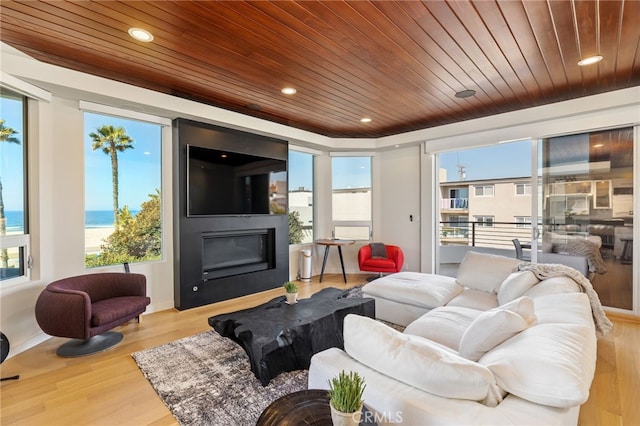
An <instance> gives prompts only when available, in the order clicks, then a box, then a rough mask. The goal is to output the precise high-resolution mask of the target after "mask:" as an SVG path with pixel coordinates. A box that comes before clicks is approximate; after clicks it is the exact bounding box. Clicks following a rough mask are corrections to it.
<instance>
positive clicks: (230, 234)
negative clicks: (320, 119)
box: [173, 119, 289, 310]
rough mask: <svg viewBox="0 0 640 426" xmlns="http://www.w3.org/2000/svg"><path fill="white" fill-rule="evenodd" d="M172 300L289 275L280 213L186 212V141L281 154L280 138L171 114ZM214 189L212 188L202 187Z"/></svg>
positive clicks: (197, 299) (249, 287)
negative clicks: (172, 174) (174, 118)
mask: <svg viewBox="0 0 640 426" xmlns="http://www.w3.org/2000/svg"><path fill="white" fill-rule="evenodd" d="M173 136H174V156H173V158H174V165H173V170H174V194H175V197H174V262H175V264H174V305H175V307H176V308H177V309H180V310H184V309H189V308H193V307H197V306H202V305H207V304H210V303H214V302H219V301H222V300H227V299H231V298H234V297H240V296H244V295H247V294H252V293H257V292H260V291H264V290H268V289H272V288H276V287H279V286H281V285H282V284H283V283H284V282H285V281H287V280H288V277H289V238H288V231H289V227H288V224H289V221H288V216H287V215H286V214H235V215H234V214H226V215H197V216H189V215H188V214H187V211H188V209H187V203H188V191H187V185H188V182H187V173H188V170H187V168H188V166H187V164H188V158H187V146H188V145H191V146H198V147H204V148H211V149H216V150H223V151H231V152H237V153H240V154H248V155H265V156H268V157H270V158H277V159H280V160H285V161H286V160H287V158H288V144H287V142H286V141H281V140H277V139H272V138H267V137H264V136H260V135H255V134H252V133H247V132H241V131H237V130H232V129H226V128H222V127H217V126H213V125H208V124H204V123H198V122H195V121H190V120H185V119H176V120H174V122H173ZM207 190H208V191H211V192H212V196H214V197H215V196H216V195H215V191H216V189H215V188H207Z"/></svg>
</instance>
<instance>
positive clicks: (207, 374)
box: [131, 330, 308, 426]
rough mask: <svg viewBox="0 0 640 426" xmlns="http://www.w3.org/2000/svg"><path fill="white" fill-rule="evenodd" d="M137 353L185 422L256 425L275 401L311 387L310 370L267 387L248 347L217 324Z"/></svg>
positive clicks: (165, 399)
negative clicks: (218, 330)
mask: <svg viewBox="0 0 640 426" xmlns="http://www.w3.org/2000/svg"><path fill="white" fill-rule="evenodd" d="M131 356H132V357H133V359H134V360H135V361H136V363H137V364H138V367H139V368H140V370H141V371H142V373H143V374H144V375H145V377H146V378H147V380H149V382H150V383H151V386H153V388H154V389H155V391H156V393H157V394H158V395H159V396H160V398H161V399H162V401H163V402H164V403H165V405H166V406H167V407H169V410H171V413H172V414H173V416H174V417H175V418H176V419H177V420H178V422H179V423H180V424H181V425H207V426H210V425H229V426H232V425H255V424H256V421H257V420H258V417H260V414H261V413H262V411H263V410H264V409H265V408H267V406H268V405H269V404H271V402H273V401H275V400H276V399H278V398H280V397H281V396H284V395H286V394H288V393H291V392H295V391H299V390H303V389H306V388H307V373H308V372H307V371H306V370H304V371H302V370H301V371H291V372H288V373H283V374H280V375H279V376H278V377H276V378H274V379H273V380H271V382H270V383H269V385H268V386H266V387H263V386H262V385H261V384H260V381H259V380H258V379H256V377H255V376H254V375H253V373H252V372H251V370H250V369H249V368H250V366H249V358H248V357H247V354H246V353H245V352H244V350H243V349H242V348H241V347H240V346H239V345H238V344H236V343H235V342H233V341H232V340H230V339H227V338H224V337H222V336H220V335H219V334H218V333H216V332H215V331H213V330H211V331H205V332H203V333H199V334H196V335H194V336H190V337H186V338H184V339H180V340H176V341H174V342H170V343H167V344H165V345H161V346H158V347H155V348H152V349H147V350H143V351H140V352H135V353H133V354H131Z"/></svg>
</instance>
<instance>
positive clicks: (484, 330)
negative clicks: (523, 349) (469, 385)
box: [458, 297, 536, 361]
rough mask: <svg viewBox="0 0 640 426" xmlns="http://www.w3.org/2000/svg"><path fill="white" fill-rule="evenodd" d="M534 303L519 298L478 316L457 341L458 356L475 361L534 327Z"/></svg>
mask: <svg viewBox="0 0 640 426" xmlns="http://www.w3.org/2000/svg"><path fill="white" fill-rule="evenodd" d="M535 320H536V316H535V312H534V305H533V300H531V299H530V298H528V297H520V298H518V299H516V300H513V301H511V302H509V303H507V304H505V305H502V306H499V307H497V308H494V309H491V310H488V311H486V312H483V313H482V314H480V315H479V316H478V317H477V318H476V319H475V320H473V322H472V323H471V325H469V328H467V330H466V331H465V332H464V334H463V335H462V338H461V339H460V345H459V349H458V352H459V353H460V355H461V356H463V357H465V358H467V359H470V360H471V361H477V360H479V359H480V358H482V356H483V355H484V354H486V353H487V352H489V351H490V350H492V349H493V348H495V347H496V346H498V345H499V344H501V343H502V342H504V341H505V340H507V339H510V338H511V337H513V336H515V335H516V334H518V333H520V332H521V331H523V330H526V329H527V328H528V327H529V326H531V325H533V324H534V323H535Z"/></svg>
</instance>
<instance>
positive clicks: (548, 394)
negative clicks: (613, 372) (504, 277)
mask: <svg viewBox="0 0 640 426" xmlns="http://www.w3.org/2000/svg"><path fill="white" fill-rule="evenodd" d="M559 309H562V308H559ZM479 362H480V364H482V365H486V366H487V367H489V369H490V370H491V371H493V374H495V376H496V379H497V380H498V384H499V385H500V387H501V388H502V389H504V390H505V391H507V392H509V393H512V394H514V395H516V396H519V397H520V398H523V399H526V400H528V401H532V402H535V403H538V404H543V405H548V406H551V407H559V408H568V407H576V406H579V405H581V404H583V403H584V402H586V400H587V398H588V397H589V388H590V387H591V381H592V380H593V374H594V371H595V365H596V336H595V333H594V332H593V328H592V327H587V326H583V325H576V324H538V325H536V326H535V327H531V328H529V329H527V330H525V331H523V332H522V333H520V334H518V335H517V336H514V337H513V338H512V339H510V340H509V342H508V343H505V344H503V345H500V347H497V348H495V349H494V350H492V351H491V352H489V353H487V354H486V355H485V356H484V357H482V359H481V360H480V361H479Z"/></svg>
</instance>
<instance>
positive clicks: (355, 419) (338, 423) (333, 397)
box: [329, 370, 365, 426]
mask: <svg viewBox="0 0 640 426" xmlns="http://www.w3.org/2000/svg"><path fill="white" fill-rule="evenodd" d="M364 388H365V384H364V380H363V379H362V377H360V375H359V374H358V373H356V372H355V371H350V372H349V373H346V372H345V371H344V370H342V371H341V372H340V373H339V374H338V376H336V377H334V378H332V379H331V380H329V405H330V406H331V421H332V422H333V425H334V426H347V425H350V426H351V425H357V424H359V423H360V419H361V416H362V393H363V392H364Z"/></svg>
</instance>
